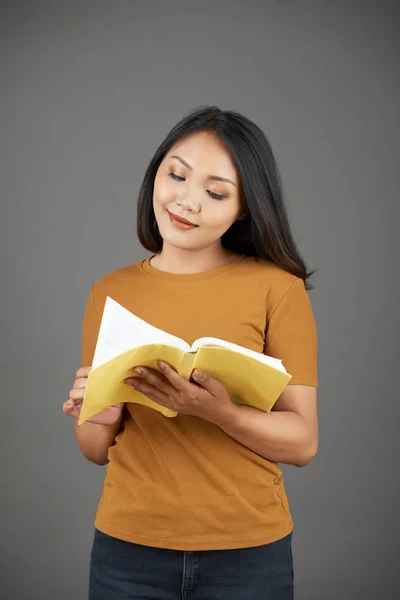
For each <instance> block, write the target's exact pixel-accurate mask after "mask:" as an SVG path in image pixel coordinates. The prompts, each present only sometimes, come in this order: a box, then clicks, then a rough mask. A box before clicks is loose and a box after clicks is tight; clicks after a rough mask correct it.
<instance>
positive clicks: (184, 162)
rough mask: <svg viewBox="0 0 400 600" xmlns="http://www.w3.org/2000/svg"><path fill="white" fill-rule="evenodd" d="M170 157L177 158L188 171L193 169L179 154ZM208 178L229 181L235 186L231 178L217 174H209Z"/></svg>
mask: <svg viewBox="0 0 400 600" xmlns="http://www.w3.org/2000/svg"><path fill="white" fill-rule="evenodd" d="M171 158H176V159H177V160H179V162H180V163H182V164H183V165H184V166H185V167H187V168H188V169H189V171H193V167H191V166H190V165H189V163H188V162H186V160H184V159H183V158H182V157H181V156H176V155H174V156H171ZM208 179H212V180H213V181H225V182H226V183H231V184H232V185H234V186H235V187H236V183H234V182H233V181H232V180H231V179H227V178H226V177H220V176H219V175H209V176H208Z"/></svg>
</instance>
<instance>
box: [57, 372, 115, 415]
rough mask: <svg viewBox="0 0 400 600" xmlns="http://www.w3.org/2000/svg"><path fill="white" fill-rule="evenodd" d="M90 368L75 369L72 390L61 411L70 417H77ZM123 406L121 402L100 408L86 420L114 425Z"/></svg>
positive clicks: (79, 412)
mask: <svg viewBox="0 0 400 600" xmlns="http://www.w3.org/2000/svg"><path fill="white" fill-rule="evenodd" d="M91 370H92V367H81V368H80V369H78V370H77V372H76V379H75V381H74V385H73V387H72V390H70V392H69V399H68V400H67V401H66V402H64V404H63V411H64V413H65V414H67V415H70V416H71V417H75V418H79V415H80V414H81V410H82V403H83V397H84V395H85V389H86V386H87V382H88V377H89V373H90V371H91ZM123 407H124V403H123V402H119V403H118V404H114V406H110V407H109V408H106V409H105V410H102V411H101V412H99V413H98V414H97V415H94V416H93V417H91V418H90V419H88V422H89V423H96V424H97V425H114V424H115V423H117V422H118V421H119V420H120V419H121V416H122V410H123Z"/></svg>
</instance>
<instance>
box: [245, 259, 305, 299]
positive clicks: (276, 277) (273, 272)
mask: <svg viewBox="0 0 400 600" xmlns="http://www.w3.org/2000/svg"><path fill="white" fill-rule="evenodd" d="M245 269H246V271H247V273H248V275H249V277H251V278H253V279H255V280H257V282H258V283H259V285H260V286H261V288H262V291H263V294H265V297H266V299H267V304H268V306H269V309H270V310H273V309H274V307H275V306H277V305H278V304H279V303H280V302H281V300H283V298H284V297H285V296H286V295H287V294H290V295H292V294H296V293H300V294H302V293H303V292H304V293H307V292H306V290H305V285H304V281H303V279H301V278H300V277H297V276H296V275H293V274H292V273H289V272H288V271H286V270H285V269H283V268H282V267H280V266H279V265H277V264H276V263H274V262H272V261H268V260H264V259H261V258H256V257H249V258H248V260H246V263H245Z"/></svg>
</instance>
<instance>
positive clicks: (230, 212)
mask: <svg viewBox="0 0 400 600" xmlns="http://www.w3.org/2000/svg"><path fill="white" fill-rule="evenodd" d="M207 213H208V214H207V225H208V226H209V227H212V228H213V229H216V230H217V229H218V230H219V229H223V230H227V229H229V227H230V226H231V225H232V223H234V222H235V221H236V219H237V217H238V213H239V211H238V209H237V206H236V204H234V205H233V206H232V205H231V206H229V205H227V204H225V203H224V202H223V201H222V202H221V204H219V205H218V206H217V207H215V206H214V207H213V208H212V210H209V211H207Z"/></svg>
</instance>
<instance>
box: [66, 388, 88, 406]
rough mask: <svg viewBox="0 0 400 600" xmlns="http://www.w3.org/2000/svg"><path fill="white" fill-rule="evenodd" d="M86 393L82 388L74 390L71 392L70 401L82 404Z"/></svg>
mask: <svg viewBox="0 0 400 600" xmlns="http://www.w3.org/2000/svg"><path fill="white" fill-rule="evenodd" d="M84 395H85V393H84V390H83V389H82V388H77V389H76V388H72V390H69V400H72V401H73V402H74V403H76V402H82V400H83V397H84Z"/></svg>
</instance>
